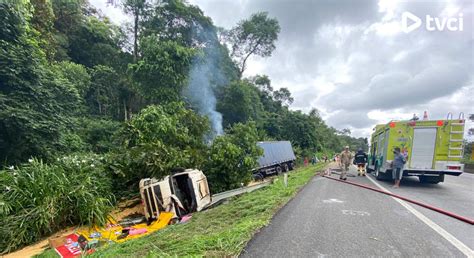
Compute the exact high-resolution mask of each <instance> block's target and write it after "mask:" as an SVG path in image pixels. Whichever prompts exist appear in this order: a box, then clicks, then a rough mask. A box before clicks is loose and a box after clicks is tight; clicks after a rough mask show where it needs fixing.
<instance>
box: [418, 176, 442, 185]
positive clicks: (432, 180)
mask: <svg viewBox="0 0 474 258" xmlns="http://www.w3.org/2000/svg"><path fill="white" fill-rule="evenodd" d="M443 176H444V175H443ZM440 177H441V176H419V177H418V178H419V179H420V183H422V184H438V183H439V182H441V179H440Z"/></svg>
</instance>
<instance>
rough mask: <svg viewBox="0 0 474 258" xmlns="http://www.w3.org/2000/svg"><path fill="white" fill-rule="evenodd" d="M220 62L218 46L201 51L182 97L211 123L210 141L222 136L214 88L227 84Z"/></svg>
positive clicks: (220, 117) (220, 115)
mask: <svg viewBox="0 0 474 258" xmlns="http://www.w3.org/2000/svg"><path fill="white" fill-rule="evenodd" d="M220 60H221V56H220V52H219V48H218V46H212V45H211V46H208V47H206V48H204V49H203V54H202V55H198V56H197V57H196V58H195V59H194V60H193V64H192V68H191V70H190V73H189V83H188V87H186V88H185V91H184V95H185V96H186V97H187V99H188V101H189V102H190V104H191V105H192V106H193V107H194V108H196V109H197V110H198V112H199V113H200V114H201V115H204V116H207V117H208V118H209V120H210V122H211V129H212V132H211V135H209V140H210V141H212V140H213V139H214V138H215V137H216V136H218V135H222V134H223V133H224V130H223V128H222V114H221V113H219V112H217V111H216V103H217V100H216V96H215V93H214V90H215V88H216V87H219V86H222V85H225V84H227V83H228V80H227V78H226V77H225V75H224V73H223V72H222V70H221V69H220V67H219V61H220Z"/></svg>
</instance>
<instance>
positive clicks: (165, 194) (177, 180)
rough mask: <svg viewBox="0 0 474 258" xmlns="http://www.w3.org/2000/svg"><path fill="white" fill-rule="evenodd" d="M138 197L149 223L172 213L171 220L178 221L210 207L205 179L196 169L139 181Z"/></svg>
mask: <svg viewBox="0 0 474 258" xmlns="http://www.w3.org/2000/svg"><path fill="white" fill-rule="evenodd" d="M140 195H141V199H142V202H143V204H144V213H145V217H146V218H147V220H148V221H151V220H154V219H156V218H158V217H159V214H160V212H172V213H173V214H174V218H180V217H182V216H184V215H186V214H189V213H193V212H196V211H201V210H202V209H204V208H205V207H206V206H208V205H209V204H210V203H211V194H210V191H209V185H208V183H207V178H206V176H205V175H204V173H203V172H202V171H200V170H197V169H186V170H183V171H180V172H177V173H174V174H172V175H170V176H166V177H165V178H163V179H162V180H157V179H155V178H145V179H142V180H140Z"/></svg>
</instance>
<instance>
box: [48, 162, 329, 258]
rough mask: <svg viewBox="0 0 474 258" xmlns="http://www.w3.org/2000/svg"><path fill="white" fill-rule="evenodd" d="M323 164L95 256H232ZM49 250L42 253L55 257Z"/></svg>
mask: <svg viewBox="0 0 474 258" xmlns="http://www.w3.org/2000/svg"><path fill="white" fill-rule="evenodd" d="M323 166H324V164H320V165H316V166H309V167H305V168H299V169H297V170H296V171H294V172H292V173H290V174H289V176H288V187H287V188H285V187H284V185H283V180H282V179H283V177H282V176H280V177H279V178H278V180H277V181H276V182H275V183H274V184H272V185H270V186H268V187H265V188H263V189H260V190H257V191H255V192H252V193H247V194H244V195H242V196H239V197H235V198H233V199H232V200H231V201H230V202H229V203H227V204H223V205H220V206H218V207H216V208H214V209H210V210H207V211H204V212H199V213H196V214H194V215H193V217H192V219H191V220H190V221H189V222H188V223H186V224H178V225H173V226H169V227H167V228H165V229H163V230H160V231H158V232H156V233H154V234H151V235H149V236H145V237H143V238H139V239H135V240H130V241H128V242H126V243H123V244H115V245H111V246H108V247H106V248H104V249H100V250H98V251H97V252H96V253H95V254H93V255H92V256H100V257H142V256H148V257H150V256H152V257H154V256H189V255H192V256H220V257H221V256H229V255H232V256H233V255H237V254H239V253H240V252H241V251H242V249H243V248H244V247H245V245H246V243H247V242H248V241H249V240H250V239H251V238H252V236H253V234H254V233H255V232H256V231H257V230H258V229H260V228H262V227H263V226H265V225H267V224H268V223H269V222H270V220H271V218H272V217H273V215H274V214H275V212H277V211H278V209H279V208H281V207H282V206H283V205H284V204H286V203H287V202H288V201H289V200H290V199H291V198H292V197H293V196H294V195H295V194H296V193H297V191H298V190H299V189H300V188H301V187H302V186H304V185H305V184H306V183H307V182H308V181H309V180H310V179H311V178H312V177H313V176H314V173H315V171H317V170H320V169H321V168H323ZM54 255H55V254H54V251H52V250H49V251H47V252H45V253H43V254H42V255H40V257H54Z"/></svg>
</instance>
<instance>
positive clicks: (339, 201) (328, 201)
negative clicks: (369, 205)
mask: <svg viewBox="0 0 474 258" xmlns="http://www.w3.org/2000/svg"><path fill="white" fill-rule="evenodd" d="M323 202H324V203H343V202H344V201H341V200H338V199H329V200H323Z"/></svg>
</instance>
